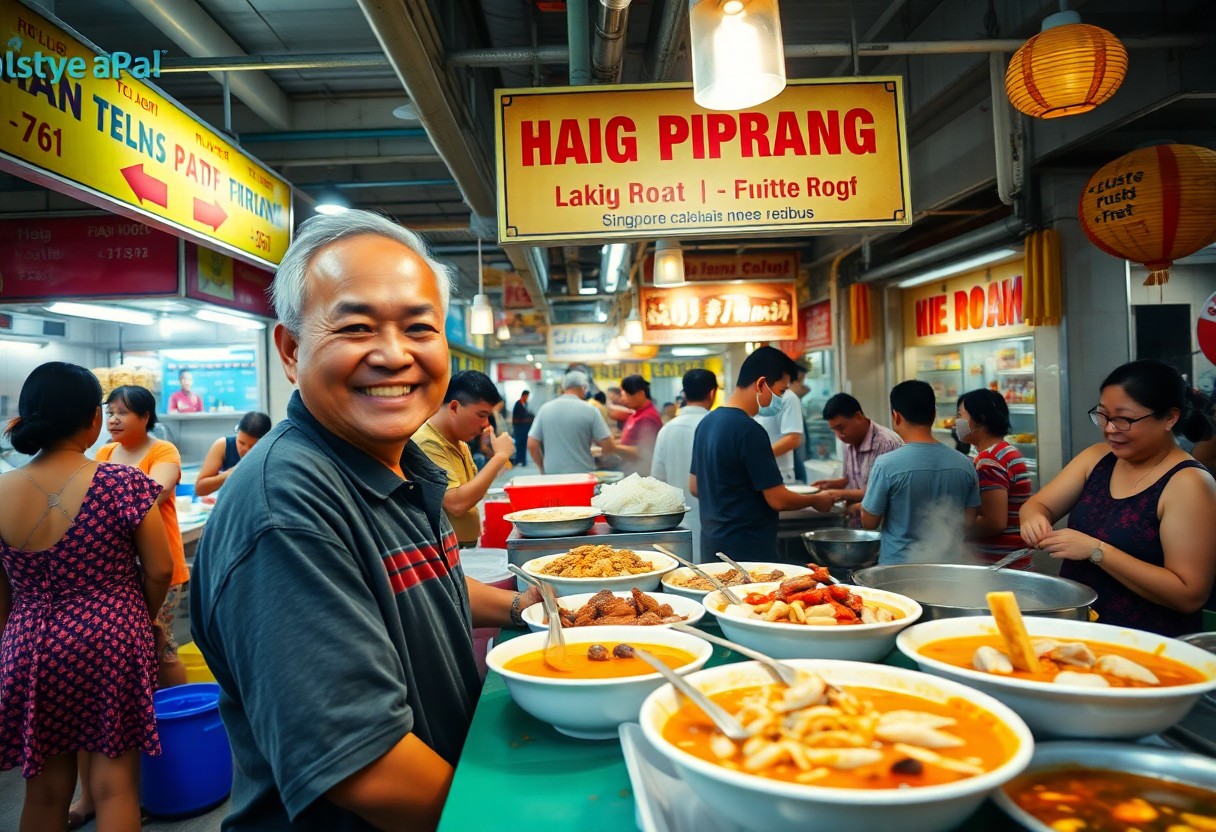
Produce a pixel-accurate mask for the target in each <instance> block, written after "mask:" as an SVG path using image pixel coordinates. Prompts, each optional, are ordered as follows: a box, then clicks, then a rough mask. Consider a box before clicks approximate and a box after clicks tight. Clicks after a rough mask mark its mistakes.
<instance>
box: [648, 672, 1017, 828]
mask: <svg viewBox="0 0 1216 832" xmlns="http://www.w3.org/2000/svg"><path fill="white" fill-rule="evenodd" d="M786 664H787V665H790V666H792V667H794V668H795V669H796V670H797V671H798V672H799V677H800V678H799V680H798V681H797V683H796V684H795V685H794V686H792V687H790V688H786V687H784V686H783V685H777V684H774V682H773V679H772V677H771V676H769V674H768V673H767V672H766V671H765V670H764V668H763V667H761V666H760V665H759V664H758V663H756V662H740V663H737V664H726V665H720V666H718V667H713V668H709V669H705V670H700V671H697V672H695V673H690V674H688V675H687V676H685V679H686V680H687V681H688V682H689V683H690V684H691V685H693V687H696V688H698V689H699V690H700V691H701V692H702V693H705V694H707V695H708V696H709V697H710V698H711V699H713V700H714V701H715V702H716V703H717V704H718V705H720V706H721V707H723V708H724V709H725V710H726V711H727V712H729V713H731V714H732V715H735V716H736V717H737V718H738V719H739V721H740V722H742V723H743V724H744V725H747V726H748V727H749V729H750V730H751V731H752V732H753V736H752V737H751V739H749V740H747V741H746V742H743V743H737V742H735V741H732V740H729V739H727V738H726V737H724V736H723V735H721V734H720V733H718V732H717V730H716V729H715V727H714V726H713V724H712V723H711V722H709V720H708V719H707V718H706V717H705V716H704V714H703V713H701V711H700V709H699V708H697V707H696V706H695V705H693V704H692V703H690V702H688V701H686V700H685V699H684V698H683V697H682V696H680V695H679V694H677V693H676V692H675V690H674V689H673V688H672V687H671V686H670V685H664V686H662V687H660V688H659V689H658V690H656V691H655V692H654V693H652V694H650V695H649V696H648V697H647V698H646V700H645V702H644V703H643V705H642V710H641V714H640V716H639V720H638V721H639V722H640V724H641V727H642V732H643V734H644V735H645V737H646V739H647V740H648V741H649V742H650V744H651V745H652V746H653V747H654V748H655V749H656V750H657V751H658V752H659V753H660V754H662V755H663V756H664V757H665V758H667V760H668V761H669V762H670V763H671V764H672V766H674V768H675V769H676V771H677V772H678V773H679V775H680V778H681V779H682V780H683V781H684V782H685V783H686V784H687V785H688V786H689V788H691V789H692V791H693V792H694V793H695V794H696V796H697V797H698V798H699V799H700V800H702V801H703V802H704V803H705V804H706V805H707V806H708V807H709V808H710V809H711V810H713V811H715V812H717V813H720V814H721V815H724V816H725V817H727V818H729V819H730V820H732V821H734V822H735V823H736V824H738V825H739V827H740V828H742V829H765V830H768V829H773V830H776V829H782V830H787V829H788V830H794V829H850V830H853V829H855V830H882V829H898V830H899V832H933V831H934V830H943V829H952V828H954V827H955V826H957V825H958V824H960V823H961V822H962V821H963V820H965V819H966V818H967V817H968V816H969V815H970V814H971V813H972V812H973V811H975V809H976V808H977V807H978V806H979V805H980V804H981V803H982V802H983V801H984V798H985V797H987V796H988V795H990V794H992V793H993V792H995V791H996V790H997V789H999V788H1000V787H1001V786H1002V785H1003V784H1004V783H1006V782H1008V781H1009V780H1011V779H1012V778H1013V777H1015V776H1016V775H1018V774H1019V773H1020V772H1021V771H1022V770H1023V769H1025V768H1026V766H1027V764H1028V763H1029V762H1030V759H1031V755H1032V753H1033V751H1034V740H1033V738H1032V737H1031V734H1030V730H1029V729H1028V728H1027V727H1026V724H1025V723H1024V722H1023V721H1022V720H1021V719H1020V718H1019V717H1018V715H1017V714H1016V713H1014V712H1013V711H1012V710H1011V709H1010V708H1008V707H1006V706H1005V705H1002V704H1001V703H1000V702H998V701H997V700H996V699H994V698H993V697H991V696H987V695H985V694H982V693H978V692H976V691H974V690H971V689H970V688H968V687H965V686H964V685H961V684H959V683H957V682H952V681H950V680H947V679H941V678H936V677H933V676H928V675H926V674H924V673H918V672H916V671H912V670H905V669H903V668H896V667H889V666H886V665H876V664H867V663H862V662H852V661H836V660H821V659H793V660H789V661H787V662H786Z"/></svg>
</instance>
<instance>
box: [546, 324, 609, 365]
mask: <svg viewBox="0 0 1216 832" xmlns="http://www.w3.org/2000/svg"><path fill="white" fill-rule="evenodd" d="M616 334H617V333H616V330H615V329H613V328H612V327H610V326H608V325H607V324H551V325H550V326H549V360H550V361H552V362H554V363H557V364H562V365H565V364H570V363H576V362H579V361H602V360H603V359H604V357H605V356H606V355H608V345H609V344H611V343H612V340H613V339H614V338H616Z"/></svg>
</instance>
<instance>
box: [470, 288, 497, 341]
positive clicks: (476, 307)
mask: <svg viewBox="0 0 1216 832" xmlns="http://www.w3.org/2000/svg"><path fill="white" fill-rule="evenodd" d="M469 332H471V333H473V334H474V335H492V334H493V333H494V309H493V307H491V306H490V299H489V298H488V297H487V296H485V295H474V296H473V305H472V306H471V307H469Z"/></svg>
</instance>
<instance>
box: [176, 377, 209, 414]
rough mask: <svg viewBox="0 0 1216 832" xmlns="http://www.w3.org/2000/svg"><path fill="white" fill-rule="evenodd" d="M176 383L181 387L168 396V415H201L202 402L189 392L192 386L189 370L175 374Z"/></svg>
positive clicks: (195, 394) (197, 396)
mask: <svg viewBox="0 0 1216 832" xmlns="http://www.w3.org/2000/svg"><path fill="white" fill-rule="evenodd" d="M177 383H178V384H179V385H181V388H182V389H180V390H174V391H173V394H172V395H170V396H169V412H170V413H202V412H203V400H202V399H201V398H200V397H199V395H198V394H197V393H192V392H190V388H191V386H193V384H194V375H193V374H192V373H191V372H190V371H189V370H182V371H181V372H180V373H178V374H177Z"/></svg>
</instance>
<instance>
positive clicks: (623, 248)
mask: <svg viewBox="0 0 1216 832" xmlns="http://www.w3.org/2000/svg"><path fill="white" fill-rule="evenodd" d="M600 253H601V254H602V255H603V257H604V263H603V268H602V269H601V272H602V273H603V275H604V290H605V291H606V292H608V293H609V294H612V293H613V292H615V291H616V290H617V287H618V286H620V284H621V267H622V266H623V265H624V264H625V257H626V255H628V254H629V243H612V244H611V245H606V246H604V247H603V248H601V249H600Z"/></svg>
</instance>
